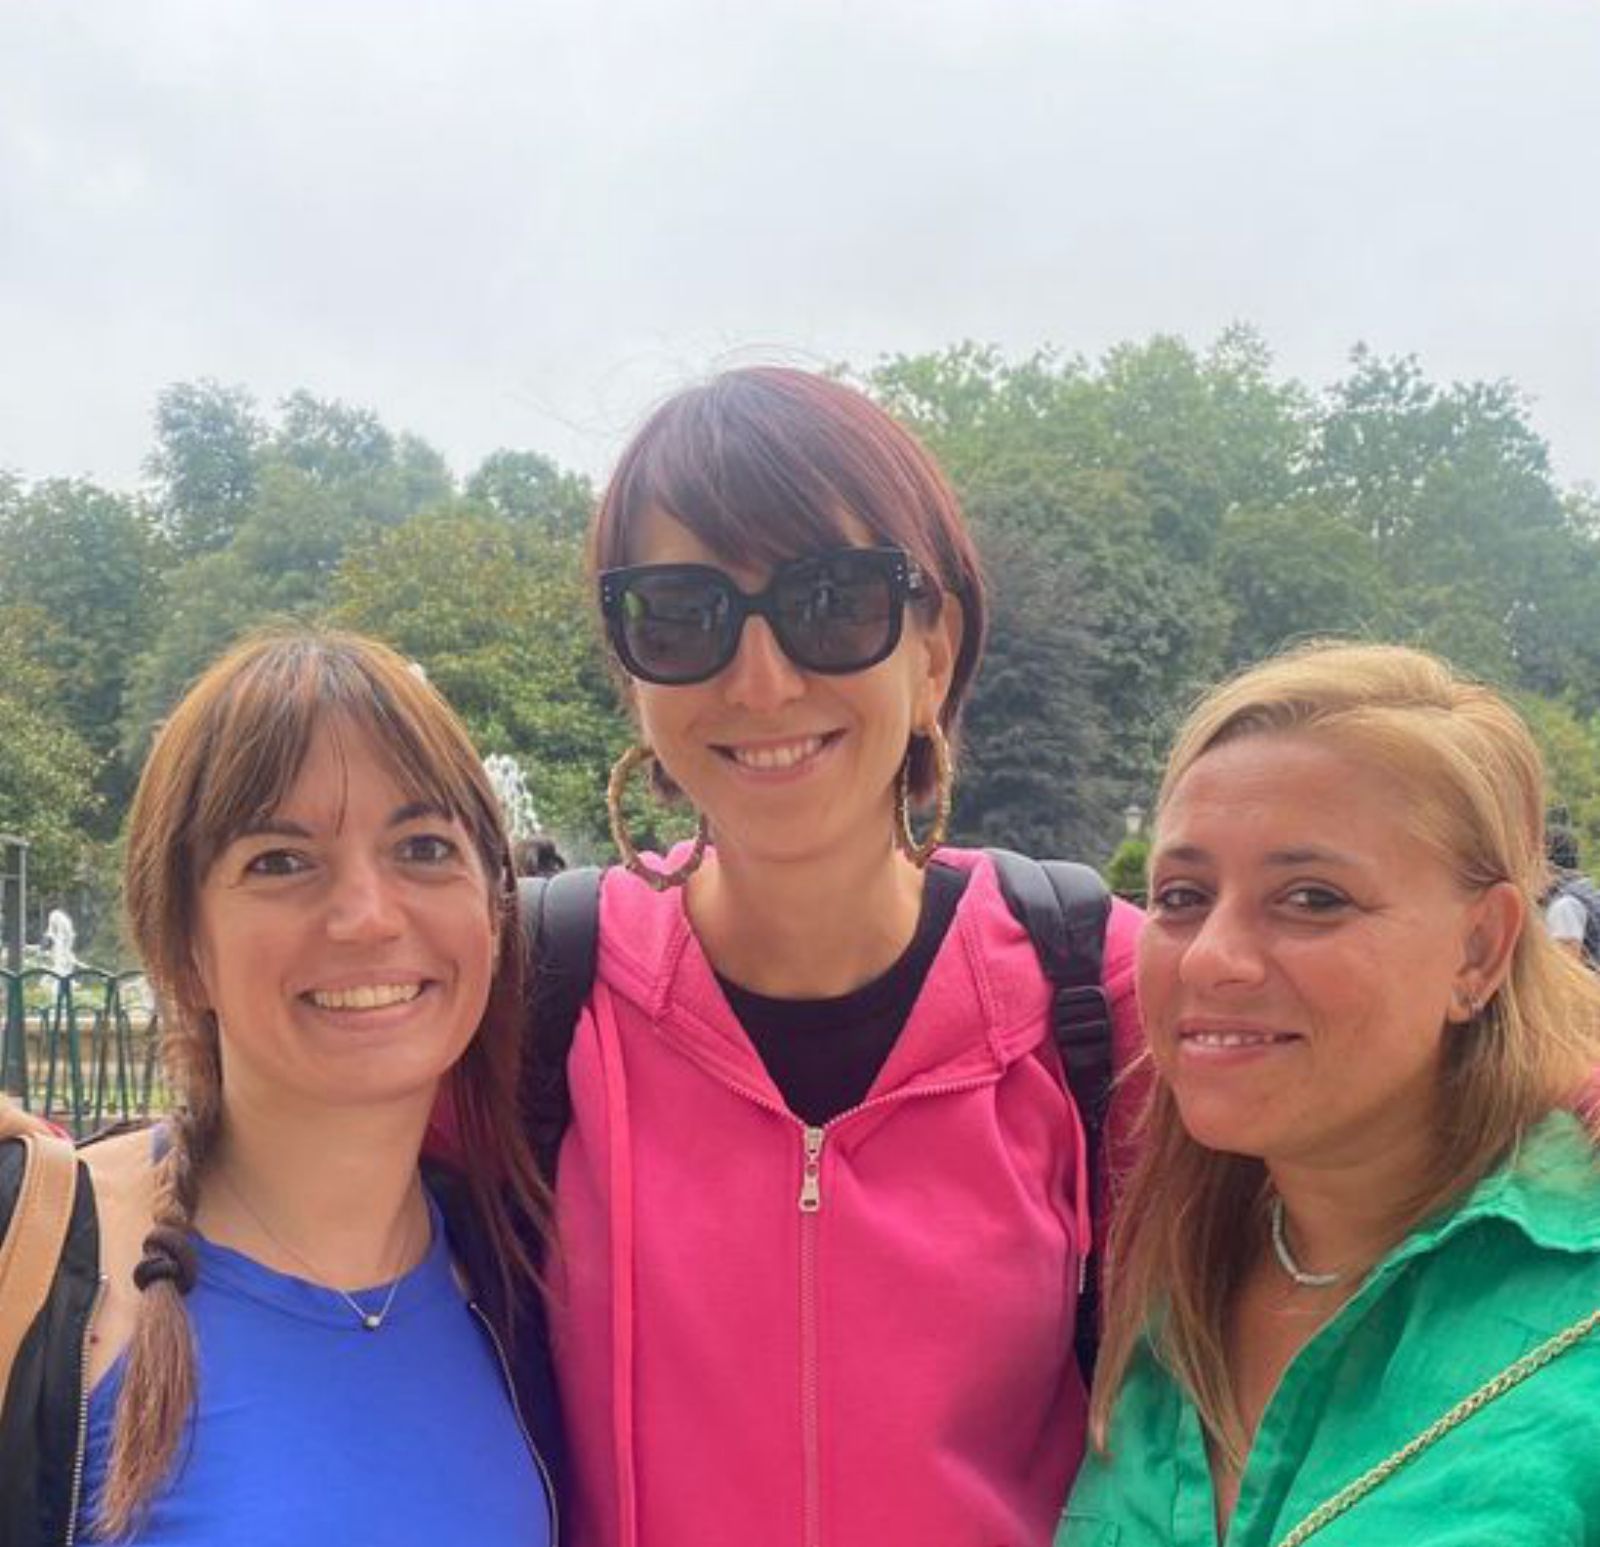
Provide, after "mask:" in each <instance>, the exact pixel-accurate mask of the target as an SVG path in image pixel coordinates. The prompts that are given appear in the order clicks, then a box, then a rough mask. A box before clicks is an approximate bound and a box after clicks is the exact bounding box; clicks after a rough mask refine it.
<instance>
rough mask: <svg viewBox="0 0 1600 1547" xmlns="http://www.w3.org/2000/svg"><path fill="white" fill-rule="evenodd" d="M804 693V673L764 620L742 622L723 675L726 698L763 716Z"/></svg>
mask: <svg viewBox="0 0 1600 1547" xmlns="http://www.w3.org/2000/svg"><path fill="white" fill-rule="evenodd" d="M805 690H806V683H805V674H804V673H803V672H802V671H801V670H800V668H799V667H798V666H796V665H795V664H794V662H793V661H791V660H790V659H789V657H788V656H787V655H786V654H785V653H784V649H783V646H782V645H780V644H779V643H778V637H777V635H776V634H774V633H773V632H772V628H771V626H770V625H769V624H768V622H767V620H766V619H765V618H747V619H745V625H744V633H743V635H742V636H741V638H740V640H739V649H738V651H737V652H736V653H735V655H734V657H733V660H732V661H731V662H730V663H729V665H728V669H727V671H726V672H725V673H724V674H723V691H724V692H725V693H726V694H727V695H728V698H729V699H730V700H731V701H732V702H733V703H736V704H739V705H741V706H742V707H744V708H746V709H752V710H755V711H756V712H758V713H765V712H769V711H771V710H773V709H776V708H780V707H781V706H782V705H784V704H786V703H788V702H790V701H791V700H793V699H796V698H798V697H800V695H801V694H802V693H804V692H805Z"/></svg>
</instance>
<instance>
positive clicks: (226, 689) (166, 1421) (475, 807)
mask: <svg viewBox="0 0 1600 1547" xmlns="http://www.w3.org/2000/svg"><path fill="white" fill-rule="evenodd" d="M330 722H331V723H333V724H335V725H344V726H355V727H359V728H360V730H362V731H363V732H365V733H366V734H367V735H368V736H370V737H371V738H372V741H373V743H374V744H375V746H376V747H377V748H378V750H379V753H380V755H381V756H382V757H384V758H385V759H386V760H387V762H388V763H389V765H390V767H391V769H392V771H393V773H394V777H395V779H396V781H397V783H399V784H400V785H401V786H402V787H403V788H404V789H405V790H406V792H407V793H408V794H410V795H413V796H415V797H416V798H418V799H423V800H426V801H428V802H429V803H430V804H432V805H435V806H437V807H438V808H439V809H441V810H444V811H448V812H449V813H451V815H452V816H454V817H455V818H456V819H457V820H459V821H460V822H461V824H462V826H463V827H465V828H466V830H467V832H468V834H469V835H470V837H471V840H472V844H473V847H474V849H475V850H476V852H477V856H478V860H479V863H480V866H481V868H482V870H483V873H484V875H485V877H486V878H487V882H488V898H487V906H488V907H489V909H490V911H491V915H492V918H493V921H494V924H495V928H496V932H497V942H498V944H497V956H496V962H495V970H494V974H493V978H492V981H491V984H490V990H489V1001H488V1004H487V1006H486V1008H485V1010H484V1015H483V1019H482V1020H481V1021H480V1022H479V1025H478V1028H477V1031H476V1032H475V1034H474V1036H473V1038H472V1041H471V1043H470V1044H469V1046H468V1048H467V1050H466V1052H465V1053H464V1054H463V1055H462V1058H461V1061H460V1063H459V1064H458V1065H457V1066H456V1068H455V1070H454V1071H453V1072H452V1079H451V1082H450V1086H449V1089H450V1092H451V1096H452V1098H453V1102H454V1106H455V1112H456V1118H457V1122H458V1125H459V1129H460V1135H461V1149H462V1153H463V1154H464V1155H466V1156H467V1157H469V1164H468V1171H467V1183H468V1191H469V1193H470V1196H471V1199H472V1203H473V1206H474V1210H475V1213H476V1214H477V1217H478V1220H479V1222H480V1224H481V1226H482V1229H483V1231H484V1234H485V1236H486V1238H487V1240H488V1241H489V1243H490V1245H491V1246H492V1248H493V1251H494V1255H495V1260H496V1262H497V1265H498V1268H499V1273H498V1281H497V1282H494V1283H490V1284H488V1285H475V1286H474V1288H475V1290H476V1291H477V1292H478V1293H479V1294H480V1295H481V1297H482V1298H483V1299H484V1300H485V1302H486V1304H487V1306H488V1307H489V1308H490V1309H491V1310H492V1311H493V1312H494V1313H495V1314H496V1315H497V1317H498V1319H499V1320H501V1321H502V1323H504V1324H505V1325H506V1326H507V1329H508V1330H509V1331H514V1323H515V1320H516V1305H517V1300H518V1298H519V1297H520V1295H522V1294H531V1293H536V1292H537V1277H536V1270H535V1264H534V1262H533V1251H532V1250H530V1246H529V1244H528V1243H529V1242H534V1241H536V1240H537V1239H538V1236H539V1234H540V1232H541V1231H542V1230H543V1227H544V1226H545V1224H546V1223H547V1220H548V1194H547V1192H546V1190H545V1188H544V1185H543V1183H542V1182H541V1181H540V1179H539V1176H538V1172H537V1168H536V1166H535V1164H534V1160H533V1155H532V1152H531V1150H530V1148H529V1146H528V1142H527V1139H526V1136H525V1134H524V1131H523V1126H522V1122H521V1117H520V1112H519V1108H518V1091H519V1082H520V1077H521V1045H522V1036H523V1009H522V981H521V939H520V935H519V932H518V929H517V927H516V878H515V874H514V871H513V869H512V864H511V854H510V849H509V846H508V844H507V840H506V837H505V834H504V831H503V829H502V827H501V822H500V809H499V805H498V802H497V801H496V798H495V795H494V792H493V789H492V787H491V786H490V784H489V781H488V778H487V776H486V775H485V773H484V769H483V764H482V762H481V761H480V760H479V758H478V755H477V752H476V751H475V750H474V748H473V746H472V742H471V739H470V738H469V737H468V735H467V732H466V730H465V728H464V727H463V726H462V724H461V722H460V720H459V719H457V717H456V715H455V713H454V712H453V711H452V710H451V708H450V707H449V705H448V704H446V703H445V701H444V700H443V699H442V698H441V697H440V696H439V694H438V693H437V692H435V691H434V689H433V688H432V687H430V686H429V685H428V683H427V682H426V681H425V680H424V679H423V678H422V676H421V675H420V673H418V672H416V671H415V670H414V669H413V668H412V667H411V666H410V665H409V664H408V663H407V662H406V661H405V660H403V659H402V658H401V657H400V656H398V655H396V654H395V653H394V652H393V651H392V650H389V649H387V648H386V647H385V646H383V645H380V644H377V643H375V642H374V641H372V640H368V639H363V638H361V637H360V636H358V635H354V634H343V633H337V632H333V631H319V630H312V629H301V630H296V631H293V632H284V633H270V634H263V635H257V636H255V637H253V638H250V639H248V640H246V641H245V642H244V643H242V644H239V645H237V646H235V647H234V648H233V649H232V650H230V651H229V652H228V653H227V654H226V655H224V656H223V657H222V658H221V659H220V660H219V661H217V662H216V663H215V664H214V665H213V666H212V667H211V668H210V669H209V670H208V671H206V672H205V673H204V675H203V676H201V678H200V679H199V681H198V682H196V683H195V684H194V686H193V687H192V688H191V689H190V690H189V692H188V693H187V694H186V695H185V696H184V698H183V701H182V702H181V703H180V704H179V705H178V707H177V708H176V709H175V710H174V711H173V713H172V715H171V717H170V718H169V719H168V720H167V722H166V724H165V725H164V726H163V727H162V729H161V732H160V734H159V736H158V737H157V739H156V742H155V745H154V746H153V747H152V749H151V752H150V756H149V760H148V761H147V762H146V764H145V768H144V773H143V775H142V776H141V778H140V781H139V788H138V791H137V793H136V794H135V796H134V801H133V809H132V813H131V815H130V817H129V824H128V847H127V862H126V869H125V875H124V902H125V905H126V908H127V914H128V922H129V927H130V932H131V935H132V938H133V942H134V944H135V946H136V947H137V948H138V951H139V954H140V956H141V957H142V959H143V961H144V964H145V970H146V972H147V974H148V975H149V978H150V981H151V984H152V986H153V987H154V989H155V991H156V995H157V998H158V1002H159V1004H160V1010H161V1024H162V1030H163V1037H162V1049H161V1051H162V1061H163V1066H164V1069H165V1072H166V1075H167V1080H168V1084H169V1086H170V1088H171V1090H172V1092H173V1095H174V1099H175V1110H174V1112H173V1113H172V1114H171V1116H170V1118H169V1133H170V1139H171V1142H170V1145H169V1147H168V1149H167V1152H166V1154H165V1155H164V1156H163V1157H162V1159H161V1160H160V1161H159V1162H158V1163H157V1168H156V1203H155V1228H154V1229H153V1230H152V1231H151V1232H150V1235H149V1236H148V1237H147V1238H146V1241H145V1246H144V1250H145V1253H146V1259H147V1261H149V1260H150V1259H152V1258H154V1259H157V1260H160V1261H162V1262H163V1270H162V1271H159V1272H157V1273H154V1274H149V1275H146V1274H144V1273H143V1272H142V1273H141V1275H140V1279H136V1282H139V1281H140V1280H143V1282H142V1283H141V1293H140V1300H139V1311H138V1317H137V1321H136V1324H135V1328H134V1332H133V1337H132V1341H131V1342H130V1345H129V1350H128V1358H127V1368H126V1374H125V1376H124V1379H123V1384H122V1391H121V1394H120V1396H119V1398H118V1402H117V1410H116V1418H115V1422H114V1426H113V1429H112V1441H111V1455H110V1461H109V1465H108V1468H107V1475H106V1483H105V1488H104V1490H103V1493H102V1497H101V1500H100V1504H99V1510H98V1517H97V1521H96V1526H97V1529H98V1530H99V1532H100V1533H101V1534H102V1535H104V1536H106V1537H108V1538H116V1537H121V1536H125V1535H127V1534H129V1532H131V1531H132V1530H133V1528H134V1527H135V1526H136V1525H137V1524H138V1522H139V1520H140V1518H141V1516H142V1515H143V1512H144V1510H145V1508H146V1506H147V1504H148V1502H149V1500H150V1498H151V1496H152V1495H153V1494H154V1492H155V1490H156V1489H157V1488H158V1487H159V1486H160V1485H161V1484H162V1483H163V1482H164V1481H165V1480H166V1479H167V1477H168V1475H169V1473H170V1472H171V1471H172V1468H173V1464H174V1461H175V1460H176V1457H177V1448H178V1443H179V1440H180V1437H181V1435H182V1431H183V1425H184V1423H185V1421H186V1419H187V1417H188V1414H189V1412H190V1410H191V1409H192V1407H193V1405H194V1396H195V1368H194V1366H195V1359H194V1346H193V1339H192V1336H191V1333H190V1328H189V1321H188V1316H187V1314H186V1312H185V1309H184V1302H183V1295H184V1293H185V1292H186V1291H187V1289H188V1288H189V1287H190V1286H191V1285H192V1283H193V1276H194V1271H195V1268H194V1254H193V1246H192V1241H191V1230H192V1224H191V1222H192V1220H193V1217H194V1212H195V1209H196V1207H197V1205H198V1203H199V1189H200V1181H201V1178H202V1175H203V1173H204V1170H205V1167H206V1164H207V1162H208V1160H209V1159H210V1157H211V1154H212V1151H213V1149H214V1147H215V1144H216V1141H217V1136H218V1132H219V1129H220V1125H221V1119H222V1107H223V1087H222V1067H221V1060H220V1056H219V1045H218V1036H217V1023H216V1017H215V1015H213V1014H212V1013H211V1010H210V1009H209V1007H208V1005H207V1001H206V995H205V990H204V988H203V986H202V985H201V983H200V981H199V976H198V973H197V972H196V971H195V966H194V957H193V944H194V938H195V928H196V909H197V901H198V894H199V888H200V884H201V882H202V881H203V880H204V878H205V876H206V873H207V871H208V870H209V869H210V867H211V865H212V864H213V862H214V861H215V860H216V859H217V858H218V856H219V855H220V854H221V853H222V851H223V850H224V849H225V848H226V847H227V846H228V844H229V843H230V842H232V841H233V839H234V838H236V837H237V836H239V834H240V833H242V832H244V831H245V830H246V829H247V828H248V827H249V825H250V824H251V823H252V822H254V821H255V820H257V819H258V818H259V817H260V816H262V815H263V814H266V813H270V812H271V811H272V810H274V809H275V808H276V807H277V806H278V805H279V804H280V803H281V802H282V801H283V799H284V798H285V796H286V795H287V794H288V792H289V789H290V788H291V786H292V785H293V783H294V781H295V778H296V777H297V776H298V774H299V771H300V766H301V764H302V763H303V762H304V760H305V756H306V753H307V751H308V750H309V748H310V746H311V742H312V738H313V736H314V735H315V733H316V730H317V728H318V727H319V726H321V725H326V724H329V723H330ZM534 1250H536V1248H534ZM143 1267H144V1264H141V1268H143Z"/></svg>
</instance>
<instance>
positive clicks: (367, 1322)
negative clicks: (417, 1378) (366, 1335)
mask: <svg viewBox="0 0 1600 1547" xmlns="http://www.w3.org/2000/svg"><path fill="white" fill-rule="evenodd" d="M216 1174H217V1176H218V1178H219V1179H220V1180H221V1182H222V1185H223V1186H224V1187H226V1188H227V1189H228V1191H229V1192H231V1193H232V1194H233V1196H234V1198H235V1199H236V1200H237V1202H238V1204H239V1206H240V1208H242V1209H243V1210H244V1211H245V1213H246V1214H248V1215H249V1216H250V1217H251V1219H253V1220H254V1221H255V1222H256V1224H257V1225H258V1226H259V1227H260V1230H261V1233H262V1234H263V1235H264V1236H266V1238H267V1239H268V1240H269V1241H271V1242H272V1244H273V1245H274V1246H276V1247H277V1248H278V1250H279V1251H280V1252H283V1253H284V1254H285V1255H286V1256H289V1257H293V1258H294V1260H295V1261H296V1262H298V1263H299V1264H300V1266H301V1267H302V1268H304V1269H305V1270H306V1272H307V1273H309V1274H310V1275H311V1281H312V1283H314V1284H316V1285H318V1286H319V1287H321V1288H324V1289H331V1290H333V1292H334V1293H335V1294H336V1295H338V1297H339V1298H340V1299H341V1300H343V1301H344V1303H345V1304H346V1305H348V1306H349V1307H350V1309H351V1310H352V1311H354V1312H355V1313H356V1320H357V1321H359V1322H360V1323H361V1325H362V1327H363V1328H365V1329H366V1330H367V1331H368V1332H377V1331H379V1330H380V1329H381V1328H382V1326H383V1324H384V1322H385V1321H386V1320H387V1319H388V1315H389V1312H390V1311H391V1310H392V1309H393V1308H394V1297H395V1295H397V1294H398V1293H399V1292H400V1280H401V1279H402V1278H403V1277H404V1276H405V1275H404V1274H403V1273H402V1274H397V1275H396V1276H395V1278H394V1279H393V1280H392V1281H391V1282H390V1285H389V1292H388V1294H386V1295H385V1296H384V1297H383V1304H382V1305H381V1306H379V1307H378V1309H377V1310H375V1311H369V1310H368V1309H367V1308H366V1306H364V1305H363V1304H362V1303H361V1302H360V1301H359V1300H358V1299H356V1297H355V1296H354V1295H352V1294H349V1293H347V1292H346V1291H345V1290H343V1289H340V1288H339V1287H338V1285H337V1284H329V1283H326V1282H325V1275H324V1274H322V1273H320V1272H319V1271H318V1270H317V1269H316V1268H315V1267H314V1266H313V1265H312V1264H311V1263H309V1262H308V1261H306V1259H305V1258H304V1257H303V1256H302V1255H301V1254H300V1253H299V1252H297V1251H296V1250H295V1249H294V1248H293V1247H292V1246H291V1245H290V1244H289V1243H288V1242H287V1241H285V1240H281V1239H280V1238H279V1236H278V1233H277V1232H276V1231H275V1230H274V1229H273V1228H272V1226H271V1225H269V1224H268V1223H267V1222H266V1220H264V1219H263V1218H262V1217H261V1216H260V1214H258V1213H257V1212H256V1209H255V1205H254V1204H252V1203H251V1202H250V1200H249V1199H248V1198H247V1197H245V1195H244V1194H243V1193H242V1192H240V1191H239V1189H238V1188H237V1187H235V1186H234V1184H233V1179H232V1178H231V1177H230V1176H229V1175H228V1173H227V1172H226V1171H223V1170H222V1169H221V1168H220V1167H219V1168H218V1170H217V1173H216ZM402 1260H403V1259H402Z"/></svg>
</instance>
